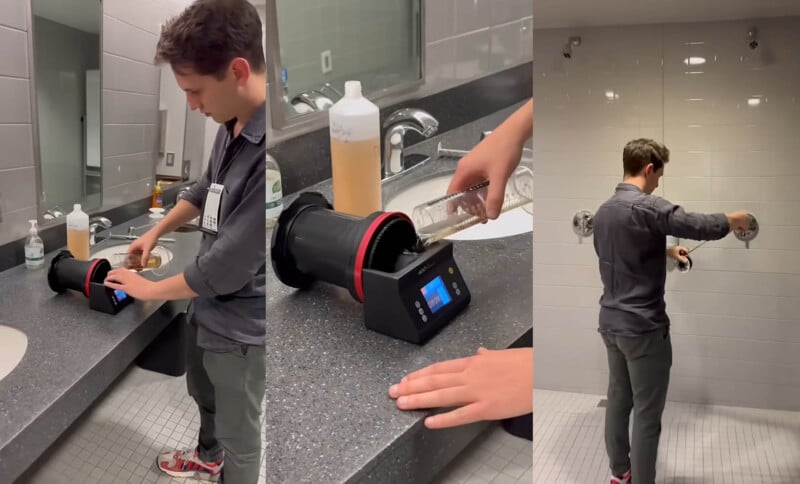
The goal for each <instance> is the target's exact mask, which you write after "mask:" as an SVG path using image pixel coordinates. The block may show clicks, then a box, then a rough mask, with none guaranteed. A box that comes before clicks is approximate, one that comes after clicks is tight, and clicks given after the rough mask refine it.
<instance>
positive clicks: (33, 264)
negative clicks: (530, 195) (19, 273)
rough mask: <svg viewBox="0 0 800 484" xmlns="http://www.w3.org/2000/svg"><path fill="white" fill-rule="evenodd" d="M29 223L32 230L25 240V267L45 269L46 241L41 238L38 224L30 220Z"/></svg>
mask: <svg viewBox="0 0 800 484" xmlns="http://www.w3.org/2000/svg"><path fill="white" fill-rule="evenodd" d="M28 223H29V224H31V228H30V229H29V230H28V238H27V239H26V240H25V266H26V267H27V268H28V269H39V268H40V267H44V241H43V240H42V238H41V237H39V229H38V227H37V223H38V222H37V221H36V220H28Z"/></svg>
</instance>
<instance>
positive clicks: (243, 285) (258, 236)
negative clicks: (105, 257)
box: [183, 103, 267, 351]
mask: <svg viewBox="0 0 800 484" xmlns="http://www.w3.org/2000/svg"><path fill="white" fill-rule="evenodd" d="M235 122H236V120H232V121H229V122H228V123H225V125H222V126H220V128H219V131H218V132H217V137H216V139H215V140H214V147H213V149H212V151H211V157H210V160H209V163H208V170H207V171H206V173H205V175H204V176H203V177H202V178H201V179H200V180H198V182H197V183H196V184H195V185H194V187H193V188H192V190H190V191H189V192H188V194H187V196H186V201H188V202H189V203H191V204H192V205H194V206H196V207H198V208H200V209H201V210H202V208H203V204H204V202H205V198H206V195H207V194H208V188H209V186H210V185H211V183H219V184H222V185H224V186H225V195H224V198H223V200H222V204H221V206H220V221H219V223H218V233H217V235H209V234H203V240H202V242H201V244H200V251H199V253H198V254H197V258H195V260H194V262H192V263H191V264H189V266H188V267H186V269H185V270H184V273H183V274H184V277H185V278H186V283H187V284H188V285H189V287H191V288H192V290H193V291H194V292H196V293H197V294H199V296H198V297H196V298H194V299H193V300H192V305H191V309H190V315H191V316H192V317H193V319H194V321H195V322H196V323H197V326H198V330H197V339H198V344H199V345H200V346H201V347H203V348H205V349H208V350H211V351H231V350H233V349H235V348H237V347H239V346H241V345H242V344H246V345H254V346H264V344H265V343H266V340H265V339H266V323H267V320H266V258H267V240H266V229H265V228H264V227H265V226H264V224H265V222H264V200H265V199H266V196H267V192H266V169H267V158H266V153H267V151H266V140H265V136H266V103H264V104H262V105H261V107H260V108H259V109H258V110H256V112H255V114H254V115H253V117H252V118H251V119H250V120H249V121H248V122H247V124H246V125H245V126H244V128H243V129H242V131H241V133H240V134H239V136H237V137H236V138H233V134H232V132H233V126H234V124H235Z"/></svg>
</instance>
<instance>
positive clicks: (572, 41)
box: [561, 36, 581, 59]
mask: <svg viewBox="0 0 800 484" xmlns="http://www.w3.org/2000/svg"><path fill="white" fill-rule="evenodd" d="M580 45H581V38H580V37H578V36H573V37H570V38H569V39H568V40H567V44H566V45H565V46H564V50H562V51H561V55H562V56H564V58H565V59H572V48H573V47H579V46H580Z"/></svg>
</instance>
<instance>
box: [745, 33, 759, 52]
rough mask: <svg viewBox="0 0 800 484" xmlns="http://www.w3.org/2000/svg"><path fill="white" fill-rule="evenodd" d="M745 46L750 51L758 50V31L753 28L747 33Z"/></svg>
mask: <svg viewBox="0 0 800 484" xmlns="http://www.w3.org/2000/svg"><path fill="white" fill-rule="evenodd" d="M747 46H748V47H750V50H756V49H758V31H757V30H756V29H755V28H752V29H750V30H749V31H748V32H747Z"/></svg>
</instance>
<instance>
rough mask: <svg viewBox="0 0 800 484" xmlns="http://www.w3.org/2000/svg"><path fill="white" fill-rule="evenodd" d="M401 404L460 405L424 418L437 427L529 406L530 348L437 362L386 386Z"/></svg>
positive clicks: (481, 352)
mask: <svg viewBox="0 0 800 484" xmlns="http://www.w3.org/2000/svg"><path fill="white" fill-rule="evenodd" d="M389 396H390V397H392V398H396V399H397V407H398V408H400V409H402V410H417V409H423V408H438V407H458V408H456V409H455V410H451V411H450V412H447V413H443V414H439V415H434V416H431V417H428V418H427V419H425V426H426V427H428V428H430V429H441V428H447V427H455V426H458V425H465V424H469V423H472V422H478V421H481V420H500V419H504V418H510V417H516V416H519V415H524V414H526V413H529V412H531V411H533V348H517V349H510V350H501V351H490V350H487V349H485V348H479V349H478V354H477V355H475V356H470V357H467V358H461V359H457V360H449V361H444V362H441V363H435V364H433V365H430V366H428V367H426V368H423V369H421V370H418V371H415V372H413V373H411V374H409V375H408V376H406V377H405V378H403V380H402V381H401V382H400V383H399V384H397V385H392V387H391V388H390V389H389Z"/></svg>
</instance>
